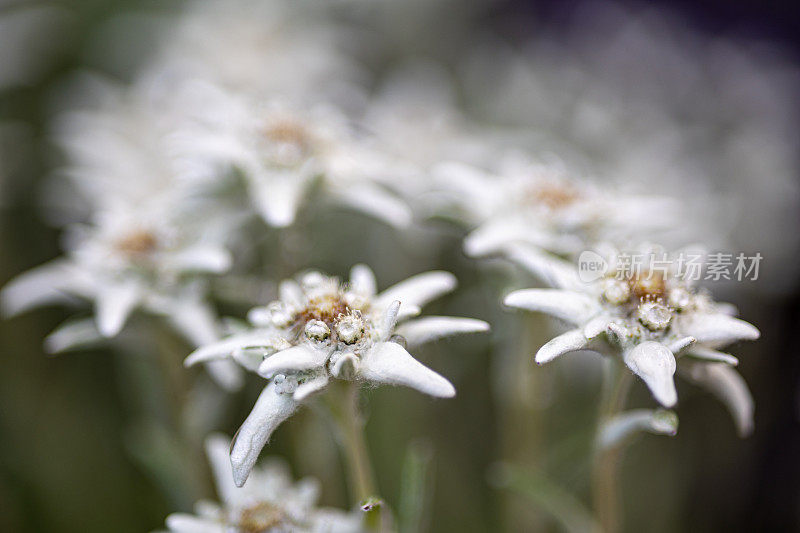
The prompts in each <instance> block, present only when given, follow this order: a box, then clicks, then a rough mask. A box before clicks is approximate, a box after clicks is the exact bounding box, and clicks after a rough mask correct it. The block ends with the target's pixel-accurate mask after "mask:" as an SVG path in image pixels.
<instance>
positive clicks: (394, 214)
mask: <svg viewBox="0 0 800 533" xmlns="http://www.w3.org/2000/svg"><path fill="white" fill-rule="evenodd" d="M330 192H331V193H332V195H333V196H334V197H335V198H336V201H337V202H339V203H341V204H344V205H347V206H349V207H351V208H353V209H356V210H358V211H361V212H363V213H366V214H367V215H370V216H373V217H375V218H377V219H379V220H382V221H384V222H386V223H387V224H389V225H390V226H393V227H395V228H406V227H408V226H409V224H411V220H412V218H413V215H412V212H411V208H410V207H409V206H408V204H406V203H405V202H404V201H403V200H401V199H400V198H398V197H396V196H394V195H392V194H391V193H389V192H388V191H385V190H383V189H381V188H380V187H376V186H374V185H371V184H368V183H363V184H358V185H351V186H349V187H348V188H347V189H345V190H332V191H330Z"/></svg>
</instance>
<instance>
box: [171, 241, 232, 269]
mask: <svg viewBox="0 0 800 533" xmlns="http://www.w3.org/2000/svg"><path fill="white" fill-rule="evenodd" d="M232 262H233V258H232V257H231V254H230V252H229V251H228V250H226V249H225V248H222V247H220V246H209V245H197V246H192V247H190V248H186V249H184V250H181V251H179V252H177V253H175V254H174V255H172V256H171V257H170V258H169V260H168V261H167V266H169V267H170V268H172V269H174V270H176V271H197V272H213V273H217V274H219V273H222V272H225V271H227V270H228V269H229V268H230V267H231V263H232Z"/></svg>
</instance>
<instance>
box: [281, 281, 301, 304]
mask: <svg viewBox="0 0 800 533" xmlns="http://www.w3.org/2000/svg"><path fill="white" fill-rule="evenodd" d="M278 296H279V297H280V299H281V301H282V302H284V303H285V304H287V305H290V306H292V307H302V306H303V301H304V299H305V295H304V294H303V289H301V288H300V285H298V283H297V282H296V281H294V280H291V279H286V280H283V281H281V284H280V286H279V287H278Z"/></svg>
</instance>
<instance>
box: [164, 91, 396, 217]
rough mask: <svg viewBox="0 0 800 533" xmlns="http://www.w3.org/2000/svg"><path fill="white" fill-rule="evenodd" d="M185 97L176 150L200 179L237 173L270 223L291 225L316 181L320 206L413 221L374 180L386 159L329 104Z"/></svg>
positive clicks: (228, 95)
mask: <svg viewBox="0 0 800 533" xmlns="http://www.w3.org/2000/svg"><path fill="white" fill-rule="evenodd" d="M186 93H187V99H188V100H191V101H194V102H196V105H195V106H194V107H195V109H194V110H193V111H191V110H190V111H188V115H189V117H190V118H189V119H188V120H186V121H185V123H184V124H183V125H182V126H179V127H178V128H177V131H176V133H175V135H174V136H173V143H172V144H173V146H174V149H175V152H176V153H177V154H180V156H181V158H182V160H183V161H184V164H185V166H186V168H189V169H191V172H192V174H193V175H194V178H195V179H197V180H199V181H206V182H210V183H214V182H217V181H218V180H219V178H220V176H221V175H225V173H227V172H230V170H231V169H235V170H238V171H239V172H241V173H242V175H243V176H244V179H245V180H246V182H247V187H248V193H249V195H250V198H251V201H252V203H253V206H254V208H255V209H256V211H257V212H258V213H259V214H260V215H261V217H262V218H263V219H264V220H265V221H266V222H267V223H268V224H270V225H272V226H276V227H285V226H289V225H291V224H292V223H293V222H294V220H295V217H296V215H297V211H298V209H299V208H300V205H301V204H302V202H303V200H304V199H305V197H306V194H307V193H308V192H309V191H310V189H311V188H312V186H313V185H314V184H316V183H318V184H319V186H320V190H321V198H322V199H323V200H327V201H330V202H333V203H336V204H340V205H345V206H347V207H350V208H353V209H356V210H359V211H362V212H364V213H367V214H369V215H371V216H374V217H375V218H378V219H381V220H383V221H385V222H387V223H389V224H391V225H394V226H398V227H403V226H407V225H408V224H409V223H410V222H411V209H410V208H409V207H408V205H407V204H406V203H405V202H404V201H402V200H401V199H400V198H399V197H398V196H396V195H394V194H393V193H391V192H390V191H389V190H388V188H386V187H384V186H383V185H381V184H379V183H378V182H377V181H376V179H375V176H385V175H387V174H392V173H393V163H392V161H390V158H388V157H385V156H383V155H382V154H380V153H379V152H378V151H377V150H373V149H372V148H371V147H370V146H369V144H368V143H367V142H366V140H365V139H364V138H363V135H356V134H355V132H354V129H353V128H352V126H351V125H350V124H349V122H348V120H347V119H346V117H345V116H344V115H343V114H342V113H341V112H339V110H337V109H336V108H334V107H333V106H329V105H315V106H312V107H307V106H303V105H297V104H295V103H290V102H288V101H286V100H267V101H264V100H263V99H257V98H252V97H250V96H247V95H244V94H239V93H234V92H232V91H225V90H223V89H222V88H220V87H214V86H212V85H210V84H204V83H194V84H188V85H187V87H186Z"/></svg>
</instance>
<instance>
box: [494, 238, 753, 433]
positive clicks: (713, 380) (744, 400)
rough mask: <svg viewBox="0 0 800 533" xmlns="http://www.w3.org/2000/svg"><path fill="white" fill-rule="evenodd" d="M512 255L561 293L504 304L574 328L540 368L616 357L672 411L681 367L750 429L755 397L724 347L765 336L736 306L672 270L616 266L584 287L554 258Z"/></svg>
mask: <svg viewBox="0 0 800 533" xmlns="http://www.w3.org/2000/svg"><path fill="white" fill-rule="evenodd" d="M513 254H514V257H515V258H516V259H518V260H520V259H522V260H523V261H521V262H523V264H524V265H525V266H527V267H528V268H529V269H530V270H532V271H533V272H534V273H536V274H537V275H539V276H541V277H543V278H545V279H548V280H549V281H550V282H551V283H553V284H554V285H555V286H556V287H557V288H553V289H524V290H519V291H514V292H512V293H511V294H509V295H508V296H506V298H505V300H504V303H505V305H507V306H509V307H513V308H517V309H524V310H529V311H539V312H543V313H547V314H549V315H552V316H554V317H556V318H558V319H561V320H563V321H565V322H567V323H568V324H570V325H571V326H573V329H570V330H569V331H567V332H566V333H563V334H561V335H559V336H557V337H556V338H554V339H552V340H551V341H549V342H547V343H546V344H545V345H544V346H542V347H541V348H540V349H539V351H538V352H537V354H536V362H537V363H538V364H544V363H547V362H549V361H552V360H553V359H556V358H557V357H559V356H561V355H564V354H567V353H570V352H575V351H579V350H590V351H596V352H599V353H601V354H605V355H608V356H613V357H619V358H620V359H621V360H622V362H623V363H624V364H625V365H626V366H627V367H628V368H629V369H630V370H631V371H632V372H633V373H635V374H636V375H637V376H639V377H640V378H641V379H642V380H643V381H644V382H645V384H646V385H647V386H648V388H649V389H650V391H651V392H652V394H653V396H654V397H655V399H656V400H657V401H658V402H659V403H660V404H661V405H663V406H665V407H672V406H674V405H675V404H676V403H677V400H678V398H677V393H676V390H675V383H674V375H675V372H676V370H677V369H678V367H679V365H678V362H680V367H681V373H682V374H685V375H686V376H687V377H688V378H689V379H691V380H693V381H695V382H699V383H701V384H703V385H705V386H707V388H709V389H710V390H711V391H712V392H713V393H715V394H716V395H717V396H719V397H720V398H721V399H722V400H723V401H724V402H725V403H726V404H727V406H728V408H729V409H730V410H731V412H732V414H733V415H734V418H735V420H736V422H737V427H738V429H739V431H740V432H741V433H743V434H746V433H748V432H749V431H750V429H751V427H752V410H753V409H752V399H751V398H750V394H749V392H748V391H747V387H746V385H744V381H743V380H742V378H741V376H739V374H738V373H737V372H736V371H735V370H734V369H733V368H732V367H733V366H735V365H736V364H738V360H737V359H736V358H735V357H734V356H732V355H730V354H728V353H724V352H722V351H720V349H721V348H724V347H725V346H727V345H730V344H733V343H735V342H738V341H742V340H755V339H757V338H758V337H759V335H760V334H759V331H758V329H756V328H755V327H754V326H753V325H752V324H749V323H748V322H745V321H743V320H740V319H738V318H735V317H734V316H732V309H731V306H729V305H727V304H721V303H717V302H714V301H713V300H712V299H711V297H710V295H709V294H708V293H707V292H705V291H701V290H697V289H696V288H694V287H693V286H692V285H691V284H690V283H689V282H687V281H685V280H683V279H681V278H679V277H678V276H676V275H675V274H674V273H672V272H671V271H668V270H663V271H662V270H659V271H655V270H651V271H647V270H641V271H639V272H635V271H633V272H629V271H628V270H627V269H624V268H621V267H620V266H619V264H615V263H613V262H612V268H611V269H610V270H609V271H607V273H606V275H605V276H602V277H600V278H599V279H597V280H595V281H592V282H588V283H584V282H582V281H580V279H579V277H578V274H577V272H576V271H575V270H574V268H572V267H571V265H568V264H566V263H563V262H560V261H558V260H556V259H553V258H552V257H549V258H548V257H545V256H544V255H543V254H540V253H539V252H537V251H531V250H525V249H524V247H520V246H517V247H515V248H514V249H513ZM570 269H571V270H570Z"/></svg>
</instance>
